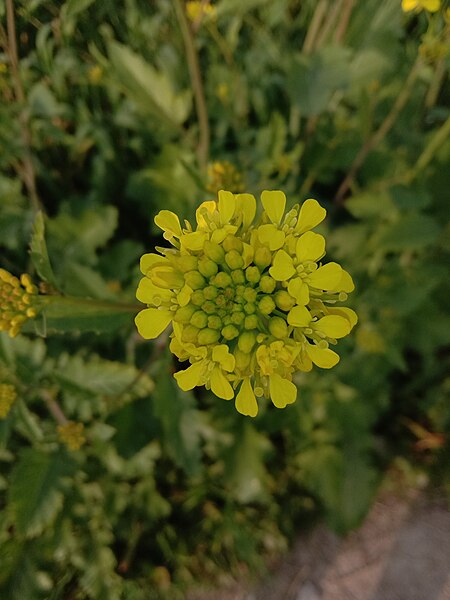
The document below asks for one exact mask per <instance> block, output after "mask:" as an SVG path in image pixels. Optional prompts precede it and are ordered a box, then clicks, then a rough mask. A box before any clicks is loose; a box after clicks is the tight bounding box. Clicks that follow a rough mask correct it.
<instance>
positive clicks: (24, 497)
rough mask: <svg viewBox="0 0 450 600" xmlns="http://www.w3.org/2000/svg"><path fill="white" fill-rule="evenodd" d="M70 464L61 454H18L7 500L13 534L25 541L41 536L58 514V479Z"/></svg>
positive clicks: (28, 451)
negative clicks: (11, 512)
mask: <svg viewBox="0 0 450 600" xmlns="http://www.w3.org/2000/svg"><path fill="white" fill-rule="evenodd" d="M73 469H74V463H73V462H72V461H71V460H70V458H69V457H68V456H67V455H65V454H63V453H57V454H56V453H55V454H44V453H43V452H39V451H37V450H34V449H32V448H26V449H25V450H22V452H21V454H20V458H19V462H18V463H17V465H16V466H15V468H14V470H13V472H12V476H11V487H10V489H9V500H10V503H11V508H12V510H13V514H14V521H15V525H16V529H17V532H18V533H19V534H20V535H24V536H26V537H33V536H36V535H39V534H40V533H42V531H43V530H44V529H45V527H47V526H48V525H50V524H51V523H52V522H53V521H54V520H55V518H56V516H57V515H58V513H59V512H60V510H61V509H62V506H63V502H64V496H63V493H62V491H61V482H62V478H63V477H66V476H68V475H70V474H71V473H72V472H73Z"/></svg>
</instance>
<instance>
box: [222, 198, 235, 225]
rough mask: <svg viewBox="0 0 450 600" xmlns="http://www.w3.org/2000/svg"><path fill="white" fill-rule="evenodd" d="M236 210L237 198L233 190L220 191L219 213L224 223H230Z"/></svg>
mask: <svg viewBox="0 0 450 600" xmlns="http://www.w3.org/2000/svg"><path fill="white" fill-rule="evenodd" d="M235 210H236V198H235V197H234V194H232V193H231V192H226V191H225V190H220V191H219V214H220V222H221V224H222V225H225V224H226V223H229V222H230V220H231V219H232V217H233V215H234V211H235Z"/></svg>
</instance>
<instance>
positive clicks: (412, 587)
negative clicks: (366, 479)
mask: <svg viewBox="0 0 450 600" xmlns="http://www.w3.org/2000/svg"><path fill="white" fill-rule="evenodd" d="M188 600H450V512H449V510H448V504H447V502H446V500H445V499H444V498H443V497H440V498H436V497H434V498H433V497H432V496H430V495H426V494H425V493H423V492H418V491H412V492H409V493H408V494H407V495H406V496H405V497H403V498H398V497H383V498H381V499H379V500H378V501H377V502H376V503H375V504H374V506H373V508H372V510H371V512H370V514H369V515H368V517H367V519H366V520H365V522H364V524H363V525H362V526H361V527H360V528H359V529H357V530H356V531H354V532H352V533H351V534H349V535H348V536H347V537H345V538H339V537H338V536H337V535H335V534H334V533H332V532H331V531H329V530H328V529H327V528H326V527H324V526H320V527H318V528H316V529H315V530H314V531H313V532H311V534H309V535H304V536H300V537H299V539H298V541H297V542H296V544H295V545H294V547H293V549H292V550H291V552H290V553H289V554H288V555H287V556H285V557H284V559H283V561H282V562H281V563H280V565H278V567H277V568H276V569H275V570H274V571H273V572H272V573H271V574H270V575H269V576H267V577H266V578H265V579H264V580H263V581H262V582H261V583H260V584H259V585H257V586H256V587H254V588H253V589H250V588H249V587H248V586H246V585H239V584H236V586H235V587H234V588H233V589H229V590H222V591H216V592H209V593H203V594H196V595H190V596H189V598H188Z"/></svg>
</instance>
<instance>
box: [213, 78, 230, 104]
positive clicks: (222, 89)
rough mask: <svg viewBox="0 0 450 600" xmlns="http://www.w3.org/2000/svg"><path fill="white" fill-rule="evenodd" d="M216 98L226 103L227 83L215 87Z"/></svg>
mask: <svg viewBox="0 0 450 600" xmlns="http://www.w3.org/2000/svg"><path fill="white" fill-rule="evenodd" d="M216 94H217V97H218V98H219V100H220V101H221V102H227V100H228V99H229V97H230V88H229V86H228V84H227V83H223V82H222V83H219V85H218V86H217V87H216Z"/></svg>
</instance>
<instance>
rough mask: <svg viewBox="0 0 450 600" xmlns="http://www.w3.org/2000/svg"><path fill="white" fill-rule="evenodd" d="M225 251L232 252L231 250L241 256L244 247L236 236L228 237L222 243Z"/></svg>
mask: <svg viewBox="0 0 450 600" xmlns="http://www.w3.org/2000/svg"><path fill="white" fill-rule="evenodd" d="M222 246H223V249H224V250H225V252H230V251H231V250H236V251H237V252H239V254H241V253H242V250H243V248H244V246H243V245H242V242H241V240H239V239H238V238H237V237H235V236H234V235H227V237H226V238H225V239H224V240H223V242H222Z"/></svg>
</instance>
